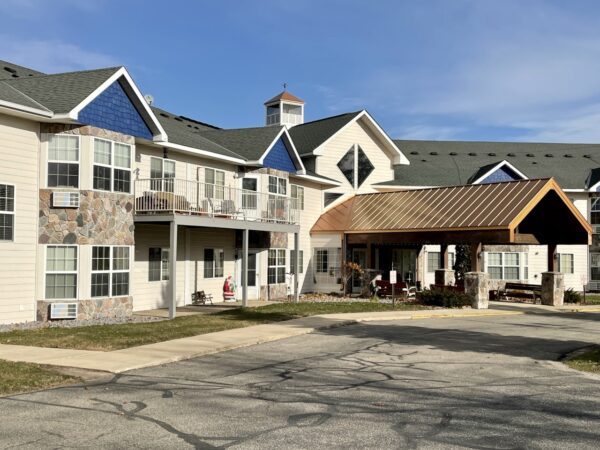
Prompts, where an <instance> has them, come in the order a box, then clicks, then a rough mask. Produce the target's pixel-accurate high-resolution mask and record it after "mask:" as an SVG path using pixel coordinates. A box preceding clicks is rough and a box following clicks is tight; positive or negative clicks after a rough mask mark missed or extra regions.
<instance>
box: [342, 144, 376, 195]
mask: <svg viewBox="0 0 600 450" xmlns="http://www.w3.org/2000/svg"><path fill="white" fill-rule="evenodd" d="M337 166H338V168H339V169H340V171H341V172H342V174H344V176H345V177H346V179H347V180H348V183H350V184H351V185H352V187H353V188H354V189H358V188H359V187H360V186H361V185H362V184H363V183H364V182H365V180H366V179H367V178H368V177H369V175H371V172H373V170H374V169H375V167H374V166H373V164H372V163H371V161H370V160H369V158H368V157H367V154H366V153H365V152H364V151H363V149H362V148H360V146H358V145H353V146H352V148H351V149H350V150H348V151H347V152H346V154H345V155H344V156H343V157H342V159H340V161H339V162H338V164H337Z"/></svg>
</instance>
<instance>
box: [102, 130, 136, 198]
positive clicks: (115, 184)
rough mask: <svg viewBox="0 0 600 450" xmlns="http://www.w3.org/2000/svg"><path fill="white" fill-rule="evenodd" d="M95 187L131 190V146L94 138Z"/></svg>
mask: <svg viewBox="0 0 600 450" xmlns="http://www.w3.org/2000/svg"><path fill="white" fill-rule="evenodd" d="M93 186H94V189H99V190H102V191H111V190H112V191H114V192H126V193H129V192H131V146H130V145H127V144H121V143H119V142H112V141H107V140H104V139H98V138H96V139H94V183H93Z"/></svg>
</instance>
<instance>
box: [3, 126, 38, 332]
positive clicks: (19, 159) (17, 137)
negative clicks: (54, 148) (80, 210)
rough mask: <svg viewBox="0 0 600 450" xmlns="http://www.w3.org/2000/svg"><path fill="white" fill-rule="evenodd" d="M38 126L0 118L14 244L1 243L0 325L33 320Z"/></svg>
mask: <svg viewBox="0 0 600 450" xmlns="http://www.w3.org/2000/svg"><path fill="white" fill-rule="evenodd" d="M39 148H40V142H39V124H38V123H35V122H30V121H26V120H23V119H19V118H15V117H10V116H5V115H0V183H6V184H13V185H14V186H15V218H14V224H15V228H14V240H13V241H12V242H0V254H1V255H2V258H0V284H1V285H2V291H1V292H0V323H12V322H23V321H30V320H34V319H35V285H36V278H35V277H36V275H35V274H36V253H37V244H36V243H37V224H38V220H37V217H38V158H39V157H38V155H39Z"/></svg>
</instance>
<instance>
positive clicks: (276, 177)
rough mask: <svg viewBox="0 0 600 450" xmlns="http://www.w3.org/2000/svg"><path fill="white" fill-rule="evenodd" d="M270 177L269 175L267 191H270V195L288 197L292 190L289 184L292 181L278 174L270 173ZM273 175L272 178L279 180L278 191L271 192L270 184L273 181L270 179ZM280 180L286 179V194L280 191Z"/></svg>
mask: <svg viewBox="0 0 600 450" xmlns="http://www.w3.org/2000/svg"><path fill="white" fill-rule="evenodd" d="M268 177H269V178H267V193H268V194H269V195H277V196H279V197H288V195H289V194H288V192H290V191H291V189H290V188H289V184H290V183H289V180H288V179H287V178H284V177H278V176H277V175H268ZM271 177H272V178H275V179H276V180H277V192H271V191H270V190H269V186H270V184H271V183H270V181H271V180H270V179H271ZM279 180H284V181H285V194H282V193H280V192H279V186H280V184H279Z"/></svg>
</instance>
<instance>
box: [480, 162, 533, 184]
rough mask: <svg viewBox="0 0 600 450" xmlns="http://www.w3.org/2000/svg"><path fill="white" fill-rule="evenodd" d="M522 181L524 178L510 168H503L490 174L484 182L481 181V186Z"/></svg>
mask: <svg viewBox="0 0 600 450" xmlns="http://www.w3.org/2000/svg"><path fill="white" fill-rule="evenodd" d="M522 179H523V177H521V176H519V175H518V174H517V173H516V172H515V171H514V170H512V169H511V168H510V167H506V166H502V167H500V168H498V169H496V170H495V171H494V172H492V173H491V174H489V175H488V176H487V177H486V178H485V179H484V180H483V181H481V184H486V183H498V182H501V181H517V180H522Z"/></svg>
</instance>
